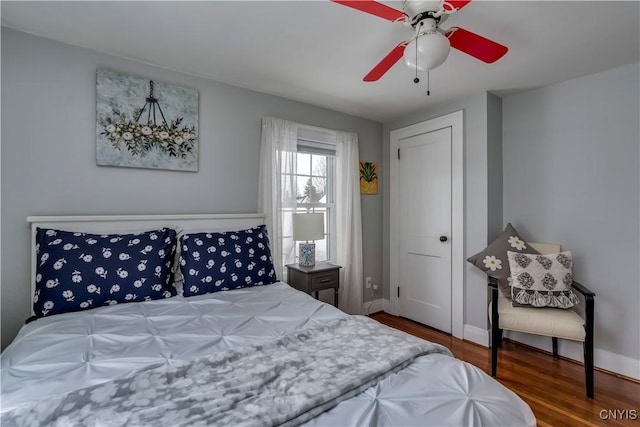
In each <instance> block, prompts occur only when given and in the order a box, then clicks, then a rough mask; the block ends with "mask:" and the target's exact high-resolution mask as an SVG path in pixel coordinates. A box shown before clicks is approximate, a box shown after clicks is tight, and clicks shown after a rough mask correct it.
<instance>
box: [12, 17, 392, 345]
mask: <svg viewBox="0 0 640 427" xmlns="http://www.w3.org/2000/svg"><path fill="white" fill-rule="evenodd" d="M97 67H106V68H109V69H113V70H116V71H119V72H123V73H129V74H134V75H141V76H146V77H149V78H152V79H154V80H158V81H163V82H167V83H173V84H177V85H182V86H186V87H191V88H195V89H197V90H198V92H199V96H200V171H199V172H198V173H186V172H172V171H159V170H146V169H127V168H110V167H97V166H96V160H95V155H96V149H95V108H96V106H95V84H96V82H95V73H96V68H97ZM2 107H3V108H2V201H1V204H2V248H3V249H4V250H3V254H2V255H3V256H2V283H1V285H0V286H1V287H0V297H1V300H2V301H1V309H2V318H1V320H2V347H3V348H4V347H5V346H6V345H7V344H8V343H9V342H10V341H11V340H12V339H13V337H14V335H15V334H16V332H17V330H18V329H19V327H20V326H21V324H22V323H23V322H24V320H25V319H26V318H27V317H28V316H29V310H30V307H29V304H30V295H29V289H30V285H29V255H30V252H29V237H30V235H29V230H28V226H27V223H26V221H25V219H26V217H27V216H29V215H61V214H67V215H71V214H75V215H83V214H87V215H89V214H148V213H229V212H255V211H256V210H257V191H258V161H259V156H260V132H261V117H262V116H263V115H270V116H277V117H282V118H286V119H289V120H294V121H298V122H301V123H305V124H309V125H313V126H320V127H326V128H330V129H338V130H344V131H354V132H357V133H358V136H359V142H360V157H361V159H362V160H367V161H374V162H381V161H382V142H381V131H382V125H381V124H379V123H376V122H372V121H369V120H365V119H361V118H357V117H354V116H350V115H346V114H342V113H339V112H335V111H330V110H326V109H323V108H319V107H315V106H311V105H307V104H303V103H299V102H294V101H290V100H287V99H283V98H279V97H275V96H270V95H265V94H261V93H257V92H252V91H249V90H245V89H240V88H237V87H233V86H229V85H225V84H222V83H217V82H214V81H211V80H206V79H202V78H197V77H193V76H189V75H185V74H181V73H177V72H173V71H168V70H165V69H161V68H158V67H153V66H149V65H145V64H141V63H137V62H133V61H129V60H125V59H122V58H117V57H113V56H109V55H105V54H100V53H97V52H94V51H90V50H86V49H81V48H77V47H73V46H69V45H65V44H61V43H57V42H54V41H51V40H47V39H43V38H39V37H34V36H31V35H27V34H24V33H20V32H17V31H14V30H10V29H6V28H2ZM383 176H384V169H383V170H382V171H381V178H382V177H383ZM382 202H383V196H382V194H380V195H377V196H363V197H362V212H363V236H364V242H363V243H364V245H363V246H364V260H365V261H364V273H365V275H366V276H371V277H372V278H373V280H374V283H376V282H378V283H380V282H381V281H382V235H381V229H382ZM369 299H371V296H370V295H366V293H365V301H366V300H369Z"/></svg>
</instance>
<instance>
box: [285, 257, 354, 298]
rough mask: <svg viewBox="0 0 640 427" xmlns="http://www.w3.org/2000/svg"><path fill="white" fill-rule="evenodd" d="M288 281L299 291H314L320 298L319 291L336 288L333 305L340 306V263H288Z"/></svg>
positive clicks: (309, 292) (316, 296)
mask: <svg viewBox="0 0 640 427" xmlns="http://www.w3.org/2000/svg"><path fill="white" fill-rule="evenodd" d="M286 267H287V282H288V283H289V284H290V285H291V286H292V287H294V288H296V289H297V290H299V291H302V292H306V293H308V294H311V293H312V292H313V293H314V296H315V298H316V299H318V291H321V290H323V289H331V288H333V289H335V292H334V297H333V305H334V306H336V307H337V306H338V289H339V288H340V275H339V270H340V269H341V268H342V267H341V266H339V265H335V264H331V263H329V262H319V263H317V264H316V265H314V266H312V267H301V266H300V265H299V264H297V263H296V264H287V265H286Z"/></svg>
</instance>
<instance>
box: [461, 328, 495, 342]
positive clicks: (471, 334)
mask: <svg viewBox="0 0 640 427" xmlns="http://www.w3.org/2000/svg"><path fill="white" fill-rule="evenodd" d="M463 337H464V339H465V340H467V341H471V342H473V343H476V344H480V345H481V346H483V347H489V331H488V330H486V329H482V328H478V327H477V326H473V325H464V330H463Z"/></svg>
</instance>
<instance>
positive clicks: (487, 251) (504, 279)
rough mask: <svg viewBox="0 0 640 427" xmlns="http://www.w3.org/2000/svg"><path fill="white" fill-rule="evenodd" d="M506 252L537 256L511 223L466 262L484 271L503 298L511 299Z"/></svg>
mask: <svg viewBox="0 0 640 427" xmlns="http://www.w3.org/2000/svg"><path fill="white" fill-rule="evenodd" d="M507 251H518V252H522V253H530V254H537V253H538V251H536V250H535V249H533V248H532V247H530V246H529V244H528V243H527V242H525V241H524V239H522V238H521V237H520V234H519V233H518V232H517V231H516V229H515V228H513V226H512V225H511V223H509V224H507V226H506V227H505V228H504V230H503V231H502V233H501V234H500V236H498V238H496V239H495V240H494V241H493V242H491V244H490V245H489V246H487V247H486V248H484V249H483V250H481V251H480V252H478V253H477V254H475V255H473V256H470V257H469V258H467V261H468V262H470V263H471V264H473V265H475V266H476V267H478V268H479V269H480V270H482V271H484V272H485V273H486V274H487V276H490V277H493V278H494V279H496V280H497V281H498V287H499V288H500V291H501V292H502V294H503V295H504V296H506V297H507V298H509V299H510V298H511V289H510V287H509V280H510V276H511V271H510V270H509V260H508V258H507Z"/></svg>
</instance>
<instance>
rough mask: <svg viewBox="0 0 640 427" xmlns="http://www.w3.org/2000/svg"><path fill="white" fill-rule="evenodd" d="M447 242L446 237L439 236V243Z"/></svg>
mask: <svg viewBox="0 0 640 427" xmlns="http://www.w3.org/2000/svg"><path fill="white" fill-rule="evenodd" d="M447 240H448V239H447V236H440V241H441V242H446V241H447Z"/></svg>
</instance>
